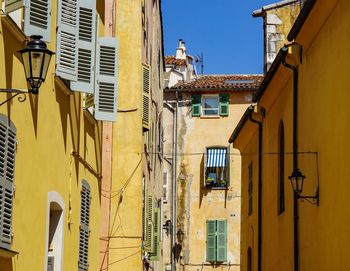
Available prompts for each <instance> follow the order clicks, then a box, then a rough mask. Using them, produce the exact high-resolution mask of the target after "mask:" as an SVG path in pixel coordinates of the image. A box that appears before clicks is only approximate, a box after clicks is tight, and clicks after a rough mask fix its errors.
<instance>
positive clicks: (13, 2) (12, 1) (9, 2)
mask: <svg viewBox="0 0 350 271" xmlns="http://www.w3.org/2000/svg"><path fill="white" fill-rule="evenodd" d="M23 6H24V0H5V13H10V12H12V11H15V10H17V9H20V8H21V7H23Z"/></svg>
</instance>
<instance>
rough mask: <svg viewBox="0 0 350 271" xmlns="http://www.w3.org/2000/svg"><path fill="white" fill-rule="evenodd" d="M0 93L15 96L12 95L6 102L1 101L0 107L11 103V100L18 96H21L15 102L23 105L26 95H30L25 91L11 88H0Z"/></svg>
mask: <svg viewBox="0 0 350 271" xmlns="http://www.w3.org/2000/svg"><path fill="white" fill-rule="evenodd" d="M0 93H15V95H12V96H11V97H10V98H8V99H7V100H5V101H3V102H1V103H0V106H2V105H4V104H5V103H7V102H9V101H11V100H12V99H13V98H15V97H16V96H18V95H21V96H19V97H18V98H17V100H18V101H19V102H20V103H23V102H24V101H25V100H26V99H27V96H26V94H28V93H30V92H28V91H25V90H21V89H13V88H0Z"/></svg>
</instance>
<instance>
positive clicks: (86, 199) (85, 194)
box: [78, 180, 91, 271]
mask: <svg viewBox="0 0 350 271" xmlns="http://www.w3.org/2000/svg"><path fill="white" fill-rule="evenodd" d="M90 203H91V191H90V186H89V184H88V182H86V181H85V180H83V181H82V190H81V207H80V208H81V209H80V235H79V260H78V268H79V271H80V270H87V269H88V267H89V262H88V252H89V235H90V229H89V224H90Z"/></svg>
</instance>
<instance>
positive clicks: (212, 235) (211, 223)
mask: <svg viewBox="0 0 350 271" xmlns="http://www.w3.org/2000/svg"><path fill="white" fill-rule="evenodd" d="M206 254H207V255H206V256H207V262H215V261H216V220H207V249H206Z"/></svg>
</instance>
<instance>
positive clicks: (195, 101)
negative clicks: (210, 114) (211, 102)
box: [192, 94, 201, 117]
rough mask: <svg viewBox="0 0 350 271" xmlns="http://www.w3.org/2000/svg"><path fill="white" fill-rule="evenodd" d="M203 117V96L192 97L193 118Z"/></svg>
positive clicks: (195, 95)
mask: <svg viewBox="0 0 350 271" xmlns="http://www.w3.org/2000/svg"><path fill="white" fill-rule="evenodd" d="M200 115H201V95H200V94H193V95H192V117H199V116H200Z"/></svg>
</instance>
